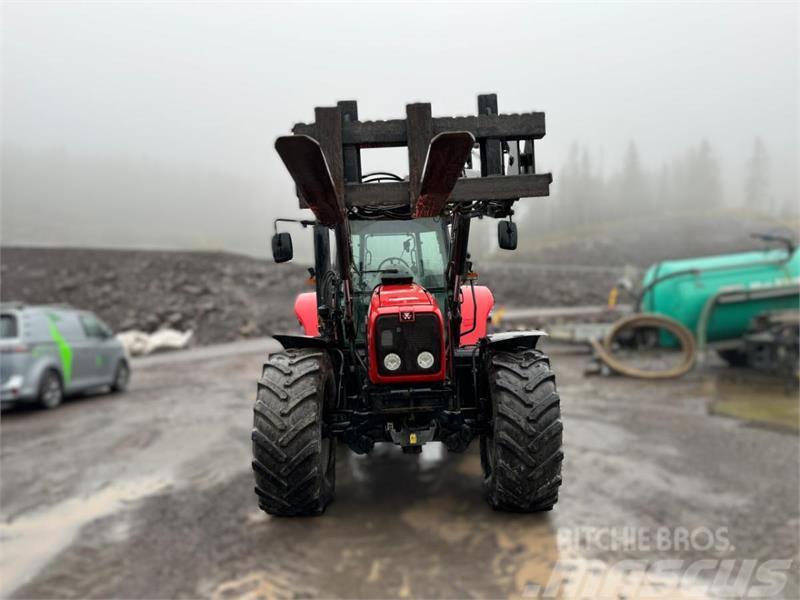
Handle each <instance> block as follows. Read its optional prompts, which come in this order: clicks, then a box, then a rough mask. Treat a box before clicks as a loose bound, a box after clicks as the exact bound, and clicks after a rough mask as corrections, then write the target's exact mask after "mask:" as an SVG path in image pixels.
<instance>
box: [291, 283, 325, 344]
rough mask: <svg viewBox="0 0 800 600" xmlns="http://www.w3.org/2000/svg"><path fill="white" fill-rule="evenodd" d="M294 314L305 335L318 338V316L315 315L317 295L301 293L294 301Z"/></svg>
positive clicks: (314, 293)
mask: <svg viewBox="0 0 800 600" xmlns="http://www.w3.org/2000/svg"><path fill="white" fill-rule="evenodd" d="M294 314H295V316H297V321H298V322H299V323H300V326H301V327H302V328H303V331H304V332H305V334H306V335H308V336H311V337H317V336H319V315H318V314H317V293H316V292H303V293H302V294H298V296H297V298H296V299H295V301H294Z"/></svg>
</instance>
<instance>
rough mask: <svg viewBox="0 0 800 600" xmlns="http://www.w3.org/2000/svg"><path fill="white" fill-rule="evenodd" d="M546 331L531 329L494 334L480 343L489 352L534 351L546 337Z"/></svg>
mask: <svg viewBox="0 0 800 600" xmlns="http://www.w3.org/2000/svg"><path fill="white" fill-rule="evenodd" d="M546 335H547V332H546V331H541V330H539V329H531V330H529V331H504V332H502V333H492V334H489V335H487V336H486V337H485V338H483V339H482V340H481V341H480V344H481V347H482V348H484V349H487V350H503V351H509V350H533V349H534V348H536V344H537V343H539V338H540V337H543V336H546Z"/></svg>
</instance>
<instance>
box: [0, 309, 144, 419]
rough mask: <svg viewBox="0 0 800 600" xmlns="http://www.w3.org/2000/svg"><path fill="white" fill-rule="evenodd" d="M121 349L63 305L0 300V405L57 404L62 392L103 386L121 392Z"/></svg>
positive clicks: (126, 367)
mask: <svg viewBox="0 0 800 600" xmlns="http://www.w3.org/2000/svg"><path fill="white" fill-rule="evenodd" d="M129 379H130V364H129V361H128V357H127V355H126V353H125V349H124V348H123V346H122V344H121V343H120V342H119V340H117V339H116V338H115V337H114V334H113V333H112V331H111V329H109V327H108V326H107V325H106V324H105V323H103V322H102V321H101V320H100V319H98V318H97V317H96V316H95V315H94V314H92V313H90V312H87V311H83V310H76V309H74V308H71V307H68V306H61V305H52V306H49V305H47V306H29V305H25V304H17V303H2V304H0V405H2V407H4V408H5V407H7V406H9V405H12V404H17V403H30V402H38V403H39V404H40V405H41V406H43V407H45V408H54V407H56V406H58V405H59V404H61V401H62V399H63V398H64V396H65V395H67V394H72V393H76V392H82V391H86V390H89V389H93V388H99V387H103V386H107V387H110V388H111V390H112V391H116V392H119V391H123V390H125V388H126V387H127V385H128V381H129Z"/></svg>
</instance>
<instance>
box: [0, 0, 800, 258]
mask: <svg viewBox="0 0 800 600" xmlns="http://www.w3.org/2000/svg"><path fill="white" fill-rule="evenodd" d="M797 6H798V5H797V3H794V2H786V3H775V4H770V3H766V2H758V3H707V4H702V3H688V2H687V3H679V4H678V3H662V4H654V3H641V4H638V3H618V4H599V3H592V4H583V3H569V4H566V3H565V4H521V3H517V4H499V3H491V4H468V3H449V4H439V5H429V4H410V3H409V4H375V5H364V4H299V3H293V4H254V3H246V4H244V3H243V4H230V3H226V4H214V3H204V4H190V3H187V2H181V3H173V4H163V3H130V4H125V3H113V4H112V3H104V4H101V3H87V4H76V3H68V2H58V3H52V4H51V3H46V2H27V3H19V4H15V3H4V5H3V14H2V17H3V19H2V76H3V80H2V140H3V145H4V150H6V151H9V149H10V150H11V151H12V153H19V152H24V153H28V155H30V156H32V157H33V158H31V160H32V161H34V163H35V160H36V156H37V153H41V152H49V153H51V154H52V153H53V152H56V153H57V155H59V156H68V157H70V159H82V158H86V159H87V160H91V161H101V163H98V164H103V163H102V161H105V160H113V161H123V162H124V161H133V162H136V164H138V165H142V164H145V165H149V166H148V167H147V168H141V169H139V170H138V171H137V170H136V169H134V171H135V172H142V173H144V172H146V171H147V169H149V168H155V167H154V165H156V166H157V168H158V169H159V170H160V172H161V173H162V174H163V173H164V172H166V173H169V172H170V171H171V170H173V169H174V170H175V172H176V173H180V176H181V177H185V178H189V179H191V178H192V177H193V175H192V174H193V173H204V174H206V175H207V176H214V177H219V178H223V179H225V180H235V181H237V182H238V183H237V185H238V186H240V187H239V188H236V186H233V187H232V188H231V189H232V194H233V193H235V191H236V189H239V191H240V192H241V190H243V189H246V190H248V191H247V192H241V196H240V197H236V196H235V195H234V196H233V197H229V198H219V203H222V204H224V205H225V206H226V210H228V211H236V213H237V214H238V215H239V216H240V217H243V219H244V221H245V222H247V223H251V224H252V230H251V231H248V232H246V234H245V235H244V237H245V238H247V240H248V241H247V242H246V243H244V245H243V243H242V242H241V240H239V241H237V240H234V239H232V238H230V237H227V236H228V235H229V232H226V233H225V234H224V235H223V236H222V237H220V238H219V239H217V238H216V237H215V236H213V235H212V236H211V237H210V239H211V240H212V241H211V242H210V243H211V244H212V245H213V244H218V245H222V246H225V247H230V248H232V249H237V250H245V251H251V252H258V251H259V248H260V247H259V248H256V247H255V246H253V244H255V243H256V242H255V241H254V240H256V238H257V233H254V231H255V230H257V229H259V228H263V227H264V226H266V224H268V220H267V219H268V217H269V216H272V215H274V214H276V212H277V211H278V208H279V207H280V208H281V209H283V208H284V207H286V208H285V210H288V206H289V204H290V203H293V202H294V199H293V194H292V186H291V183H290V181H289V178H288V175H286V174H285V172H284V170H283V168H282V165H281V164H280V163H279V161H278V159H277V157H276V155H275V153H274V151H273V149H272V142H273V140H274V138H275V137H276V136H278V135H281V134H284V133H287V132H288V131H289V129H290V127H291V125H292V124H293V123H294V122H296V121H305V120H313V109H314V106H318V105H330V104H333V103H335V102H336V100H340V99H357V100H358V102H359V113H360V117H361V118H362V119H369V118H392V117H402V116H403V115H404V105H405V104H406V103H408V102H412V101H430V102H432V104H433V113H434V115H437V114H439V115H449V114H469V113H474V111H475V104H476V94H477V93H480V92H497V93H498V96H499V103H500V110H501V111H502V112H520V111H529V110H534V109H535V110H543V111H545V112H546V114H547V129H548V134H547V136H546V138H545V139H544V140H543V141H542V142H541V143H540V145H539V148H538V151H537V163H538V166H539V167H540V170H550V169H552V170H554V171H555V172H556V174H557V170H558V167H559V165H560V164H561V163H563V161H564V160H565V158H566V156H567V152H568V148H569V145H570V144H571V143H572V142H573V141H579V142H581V143H582V144H585V145H587V146H588V147H589V148H590V149H591V151H592V153H593V156H594V157H595V158H596V161H595V162H596V163H598V164H600V165H602V167H603V168H604V169H606V170H611V169H614V168H616V167H617V166H618V164H619V162H620V160H621V157H622V155H623V153H624V151H625V148H626V146H627V143H628V141H629V140H631V139H633V140H635V141H636V143H637V144H638V147H639V150H640V153H641V158H642V161H643V163H644V164H645V165H646V166H647V167H650V168H657V167H658V166H659V165H660V164H661V162H662V161H663V160H666V159H669V158H670V157H673V156H675V155H676V154H679V153H681V152H683V151H684V150H685V148H686V147H688V146H690V145H693V144H696V143H698V142H699V141H700V140H701V139H703V138H706V139H708V140H709V141H710V142H711V143H712V145H713V147H714V149H715V151H716V153H717V154H718V155H719V157H720V159H721V160H722V163H723V165H724V175H725V179H726V181H725V186H726V188H725V189H726V192H728V193H730V194H732V195H734V194H737V193H738V189H739V188H740V187H741V179H742V175H741V172H742V170H743V168H744V162H745V160H746V159H747V156H748V154H749V151H750V147H751V145H752V142H753V139H754V137H755V136H761V137H762V138H763V139H764V141H765V143H766V145H767V148H768V150H769V152H770V155H771V157H772V170H773V171H774V173H773V175H772V177H773V180H774V181H775V183H774V186H775V187H776V188H780V189H781V190H783V193H790V192H792V190H794V192H796V186H797V184H796V167H797V162H798V153H797V139H798V53H799V48H798V8H797ZM367 160H368V161H370V160H371V159H369V158H368V159H367ZM376 160H377V159H376ZM378 162H379V161H378ZM14 164H16V163H14ZM369 164H370V165H371V164H372V163H369ZM375 166H379V165H375ZM9 168H10V167H9V163H8V162H4V173H3V178H4V181H5V179H6V178H8V177H9V175H10V174H9V173H8V172H5V171H6V170H7V169H9ZM11 175H13V174H11ZM47 176H48V174H47V173H44V172H42V173H40V177H41V178H42V179H46V178H47ZM131 177H135V175H131ZM167 177H168V176H167ZM85 179H86V178H84V180H85ZM28 185H29V184H26V183H25V182H20V181H17V180H14V184H13V186H6V185H5V184H4V186H3V192H4V197H3V205H4V209H5V208H7V207H8V206H9V203H10V202H15V198H16V197H21V196H24V195H25V194H26V193H28V192H26V191H25V190H26V189H27V188H26V186H28ZM71 185H72V184H71ZM85 185H86V192H85V194H83V193H76V192H75V191H74V190H73V192H72V193H73V194H76V195H77V198H76V197H74V196H71V197H70V202H71V203H74V204H75V205H76V207H77V208H76V210H77V209H81V210H83V209H86V208H87V207H91V206H93V204H92V203H93V202H97V201H98V200H97V197H96V196H95V195H93V194H96V191H95V192H93V191H92V189H91V187H92V186H91V182H90V181H85ZM125 187H130V186H129V185H126V186H125ZM145 187H146V186H145ZM21 189H22V191H20V190H21ZM147 189H148V190H149V192H148V195H149V196H152V195H153V193H152V189H151V188H147ZM79 191H80V190H79ZM30 193H33V192H30ZM109 195H110V196H113V197H108V196H109ZM11 196H14V197H15V198H12V197H11ZM52 196H53V197H52V202H58V198H57V196H58V191H57V190H53V194H52ZM82 198H84V199H85V201H83V200H82ZM104 198H105V199H104V201H105V202H106V203H107V205H109V206H112V207H113V206H114V203H115V202H123V201H124V202H126V203H128V204H130V202H131V199H130V196H128V195H126V194H125V193H122V192H120V194H119V197H117V194H112V193H110V192H108V191H106V192H104ZM120 198H122V199H120ZM198 198H202V203H201V204H200V205H199V206H196V210H197V211H198V213H203V212H204V211H205V212H207V213H208V214H213V215H215V217H214V218H215V219H217V218H219V216H220V214H221V213H219V212H218V208H214V207H211V206H209V204H211V203H216V199H215V197H214V196H213V195H211V196H209V195H208V194H199V195H198ZM165 201H167V199H164V198H157V199H154V198H152V197H149V198H137V202H141V206H142V207H143V209H146V210H156V209H155V208H152V207H153V206H155V207H157V206H158V203H163V202H165ZM82 202H83V204H82ZM18 204H19V202H18ZM182 206H183V205H182ZM222 214H223V215H224V213H222ZM5 216H6V218H4V219H3V227H2V234H3V237H4V241H5V242H9V241H12V242H19V241H28V242H37V243H48V242H53V243H58V242H60V241H61V242H63V241H66V242H70V243H75V242H76V239H74V238H71V237H69V236H70V235H71V234H67V233H63V232H62V233H59V232H58V231H57V230H53V231H52V232H50V233H48V239H44V240H39V239H29V238H31V237H34V238H35V237H36V235H37V233H36V231H35V229H33V228H31V226H30V222H29V220H26V219H27V216H26V214H25V211H24V210H23V209H20V208H19V206H16V207H15V208H14V210H12V211H11V212H10V213H7V214H6V215H5ZM9 219H11V221H10V222H9ZM256 224H257V227H256ZM206 226H208V227H213V224H208V225H206V224H204V225H203V227H206ZM101 231H102V228H101ZM59 235H61V236H62V237H63V236H66V239H64V240H59V239H58V237H59ZM93 236H94V234H91V235H88V234H87V236H85V237H82V238H81V240H83V241H85V242H86V243H112V242H113V241H114V240H104V239H100V238H96V236H94V237H93ZM101 238H102V236H101ZM116 239H117V241H118V242H119V243H121V244H128V245H132V244H133V245H135V239H134V238H125V236H122V238H116ZM142 239H144V238H142ZM81 240H77V241H81ZM148 243H153V244H156V245H159V244H160V245H165V246H169V245H170V243H169V241H168V240H164V241H163V242H161V241H159V240H158V239H156V240H148ZM258 243H260V242H258ZM181 244H183V243H181ZM183 245H185V244H183Z"/></svg>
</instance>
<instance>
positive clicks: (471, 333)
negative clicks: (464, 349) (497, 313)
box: [459, 285, 494, 346]
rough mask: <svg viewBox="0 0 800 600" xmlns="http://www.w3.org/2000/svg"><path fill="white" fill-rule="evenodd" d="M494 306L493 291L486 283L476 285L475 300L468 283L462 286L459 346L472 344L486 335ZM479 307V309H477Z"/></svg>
mask: <svg viewBox="0 0 800 600" xmlns="http://www.w3.org/2000/svg"><path fill="white" fill-rule="evenodd" d="M493 307H494V296H493V295H492V291H491V290H490V289H489V288H488V287H486V286H485V285H476V286H475V302H474V303H473V302H472V290H471V289H470V286H468V285H462V286H461V337H460V339H459V346H471V345H473V344H477V343H478V340H480V339H481V338H483V337H486V322H487V321H488V320H489V313H491V312H492V308H493ZM476 308H477V310H476ZM473 317H475V319H474V321H473Z"/></svg>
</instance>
